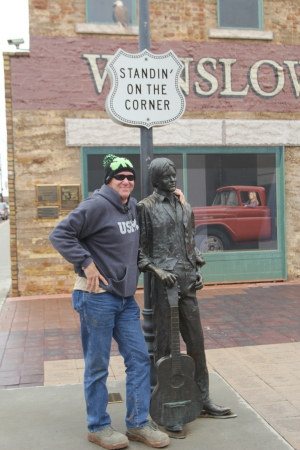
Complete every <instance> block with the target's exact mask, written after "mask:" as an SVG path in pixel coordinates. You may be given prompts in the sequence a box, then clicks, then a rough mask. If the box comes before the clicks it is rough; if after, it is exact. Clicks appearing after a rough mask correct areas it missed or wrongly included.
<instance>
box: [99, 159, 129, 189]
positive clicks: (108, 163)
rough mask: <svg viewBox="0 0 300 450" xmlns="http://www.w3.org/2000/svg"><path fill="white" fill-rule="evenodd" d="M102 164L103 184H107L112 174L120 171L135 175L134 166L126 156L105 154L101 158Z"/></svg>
mask: <svg viewBox="0 0 300 450" xmlns="http://www.w3.org/2000/svg"><path fill="white" fill-rule="evenodd" d="M103 166H104V184H108V183H109V182H110V180H111V179H112V178H113V177H114V175H116V174H117V173H120V172H131V173H132V174H133V175H134V177H135V170H134V167H133V165H132V163H131V162H130V161H129V159H127V158H122V157H121V156H116V155H107V156H105V158H104V160H103Z"/></svg>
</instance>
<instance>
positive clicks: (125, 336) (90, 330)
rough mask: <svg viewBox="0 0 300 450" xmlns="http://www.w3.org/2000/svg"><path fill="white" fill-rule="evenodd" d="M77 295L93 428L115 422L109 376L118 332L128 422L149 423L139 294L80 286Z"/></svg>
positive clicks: (140, 425)
mask: <svg viewBox="0 0 300 450" xmlns="http://www.w3.org/2000/svg"><path fill="white" fill-rule="evenodd" d="M72 301H73V307H74V309H75V310H76V311H77V312H78V313H79V315H80V322H81V341H82V348H83V354H84V360H85V372H84V394H85V401H86V408H87V421H88V429H89V431H91V432H95V431H99V430H102V429H103V428H106V427H108V426H109V425H110V423H111V419H110V416H109V414H108V413H107V411H106V408H107V402H108V392H107V387H106V380H107V376H108V364H109V358H110V348H111V341H112V337H113V338H114V339H115V340H116V342H117V343H118V346H119V351H120V353H121V355H122V356H123V358H124V363H125V366H126V374H127V377H126V408H127V414H126V426H127V427H128V428H143V427H144V426H146V425H148V423H149V421H148V420H147V416H148V414H149V407H150V359H149V355H148V351H147V347H146V343H145V339H144V336H143V333H142V329H141V325H140V310H139V307H138V305H137V304H136V301H135V299H134V297H133V296H131V297H125V298H122V297H119V296H116V295H113V294H110V293H108V292H105V293H101V294H93V293H92V294H90V293H88V292H84V291H78V290H76V291H74V292H73V295H72Z"/></svg>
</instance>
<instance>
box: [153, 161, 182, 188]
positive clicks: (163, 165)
mask: <svg viewBox="0 0 300 450" xmlns="http://www.w3.org/2000/svg"><path fill="white" fill-rule="evenodd" d="M170 166H171V167H174V169H175V170H176V166H175V164H174V163H173V161H171V160H170V159H168V158H155V159H153V161H151V163H150V166H149V175H150V179H151V183H152V185H153V186H154V187H157V186H158V183H159V180H160V178H161V176H162V174H163V173H164V172H165V171H166V169H167V168H168V167H170Z"/></svg>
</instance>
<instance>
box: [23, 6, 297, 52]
mask: <svg viewBox="0 0 300 450" xmlns="http://www.w3.org/2000/svg"><path fill="white" fill-rule="evenodd" d="M137 4H138V1H137ZM29 12H30V34H31V35H36V36H40V35H45V36H78V34H77V33H76V31H75V24H76V23H85V22H86V14H85V1H84V0H73V1H69V0H29ZM299 16H300V3H299V2H297V1H296V2H295V0H285V1H279V0H275V1H272V0H264V29H265V30H271V31H273V32H274V41H272V42H270V45H272V44H278V43H280V44H293V45H298V44H299V43H300V21H299ZM150 23H151V39H154V40H156V39H158V40H162V39H166V40H175V41H177V40H189V41H190V40H193V41H203V40H207V39H208V29H209V28H216V27H217V0H189V1H187V0H167V1H161V0H150ZM86 37H89V35H86ZM111 37H112V38H113V37H114V36H111Z"/></svg>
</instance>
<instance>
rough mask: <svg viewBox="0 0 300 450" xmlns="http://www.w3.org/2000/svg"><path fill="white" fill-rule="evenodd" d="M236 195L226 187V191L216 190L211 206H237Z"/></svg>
mask: <svg viewBox="0 0 300 450" xmlns="http://www.w3.org/2000/svg"><path fill="white" fill-rule="evenodd" d="M238 204H239V201H238V196H237V194H236V192H235V191H234V190H233V189H228V190H227V191H221V192H218V193H217V195H216V197H215V199H214V201H213V204H212V206H219V205H224V206H238Z"/></svg>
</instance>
